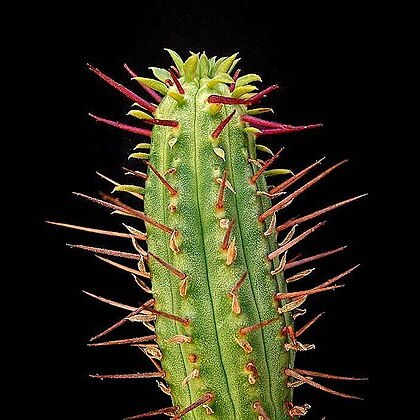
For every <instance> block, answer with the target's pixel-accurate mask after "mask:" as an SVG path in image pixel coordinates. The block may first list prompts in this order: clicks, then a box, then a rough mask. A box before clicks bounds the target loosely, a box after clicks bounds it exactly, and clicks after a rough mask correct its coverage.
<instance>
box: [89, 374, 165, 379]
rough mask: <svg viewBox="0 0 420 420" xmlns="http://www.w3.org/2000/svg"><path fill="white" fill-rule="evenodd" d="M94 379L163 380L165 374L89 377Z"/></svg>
mask: <svg viewBox="0 0 420 420" xmlns="http://www.w3.org/2000/svg"><path fill="white" fill-rule="evenodd" d="M89 377H90V378H94V379H146V378H163V377H165V372H145V373H122V374H117V375H98V374H96V375H89Z"/></svg>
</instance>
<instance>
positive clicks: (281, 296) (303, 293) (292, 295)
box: [274, 284, 344, 300]
mask: <svg viewBox="0 0 420 420" xmlns="http://www.w3.org/2000/svg"><path fill="white" fill-rule="evenodd" d="M342 287H344V284H339V285H335V286H329V287H323V288H319V289H316V288H313V289H308V290H299V291H298V292H285V293H276V295H275V296H274V298H275V299H276V300H282V299H292V298H300V297H302V296H309V295H315V294H316V293H323V292H328V291H329V290H336V289H340V288H342Z"/></svg>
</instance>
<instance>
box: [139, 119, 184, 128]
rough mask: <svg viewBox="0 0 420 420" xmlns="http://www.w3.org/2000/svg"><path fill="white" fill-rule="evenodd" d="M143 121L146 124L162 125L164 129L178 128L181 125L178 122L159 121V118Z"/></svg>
mask: <svg viewBox="0 0 420 420" xmlns="http://www.w3.org/2000/svg"><path fill="white" fill-rule="evenodd" d="M142 121H143V122H144V123H146V124H151V125H161V126H163V127H178V125H179V123H178V121H174V120H161V119H158V118H145V119H143V120H142Z"/></svg>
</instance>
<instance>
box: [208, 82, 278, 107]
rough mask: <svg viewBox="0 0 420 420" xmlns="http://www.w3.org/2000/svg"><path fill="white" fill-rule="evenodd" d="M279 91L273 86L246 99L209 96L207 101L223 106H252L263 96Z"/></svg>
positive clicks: (276, 86)
mask: <svg viewBox="0 0 420 420" xmlns="http://www.w3.org/2000/svg"><path fill="white" fill-rule="evenodd" d="M276 89H279V86H278V85H273V86H270V87H268V88H267V89H264V90H262V91H261V92H259V93H257V94H256V95H254V96H251V97H250V98H248V99H240V98H231V97H230V96H220V95H210V96H209V97H208V99H207V101H208V102H209V103H210V104H225V105H246V106H250V105H254V104H256V103H258V102H259V101H260V100H261V99H262V98H263V97H264V96H266V95H268V94H269V93H270V92H272V91H273V90H276Z"/></svg>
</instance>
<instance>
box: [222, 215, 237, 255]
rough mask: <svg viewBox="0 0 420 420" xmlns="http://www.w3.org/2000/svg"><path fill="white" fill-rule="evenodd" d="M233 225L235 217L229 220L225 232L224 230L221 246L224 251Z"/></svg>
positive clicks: (227, 246)
mask: <svg viewBox="0 0 420 420" xmlns="http://www.w3.org/2000/svg"><path fill="white" fill-rule="evenodd" d="M234 225H235V219H232V220H231V221H230V222H229V224H228V227H227V229H226V232H225V236H224V237H223V241H222V247H221V248H222V249H223V250H224V251H226V250H227V249H228V248H229V241H230V235H231V234H232V229H233V226H234Z"/></svg>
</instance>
